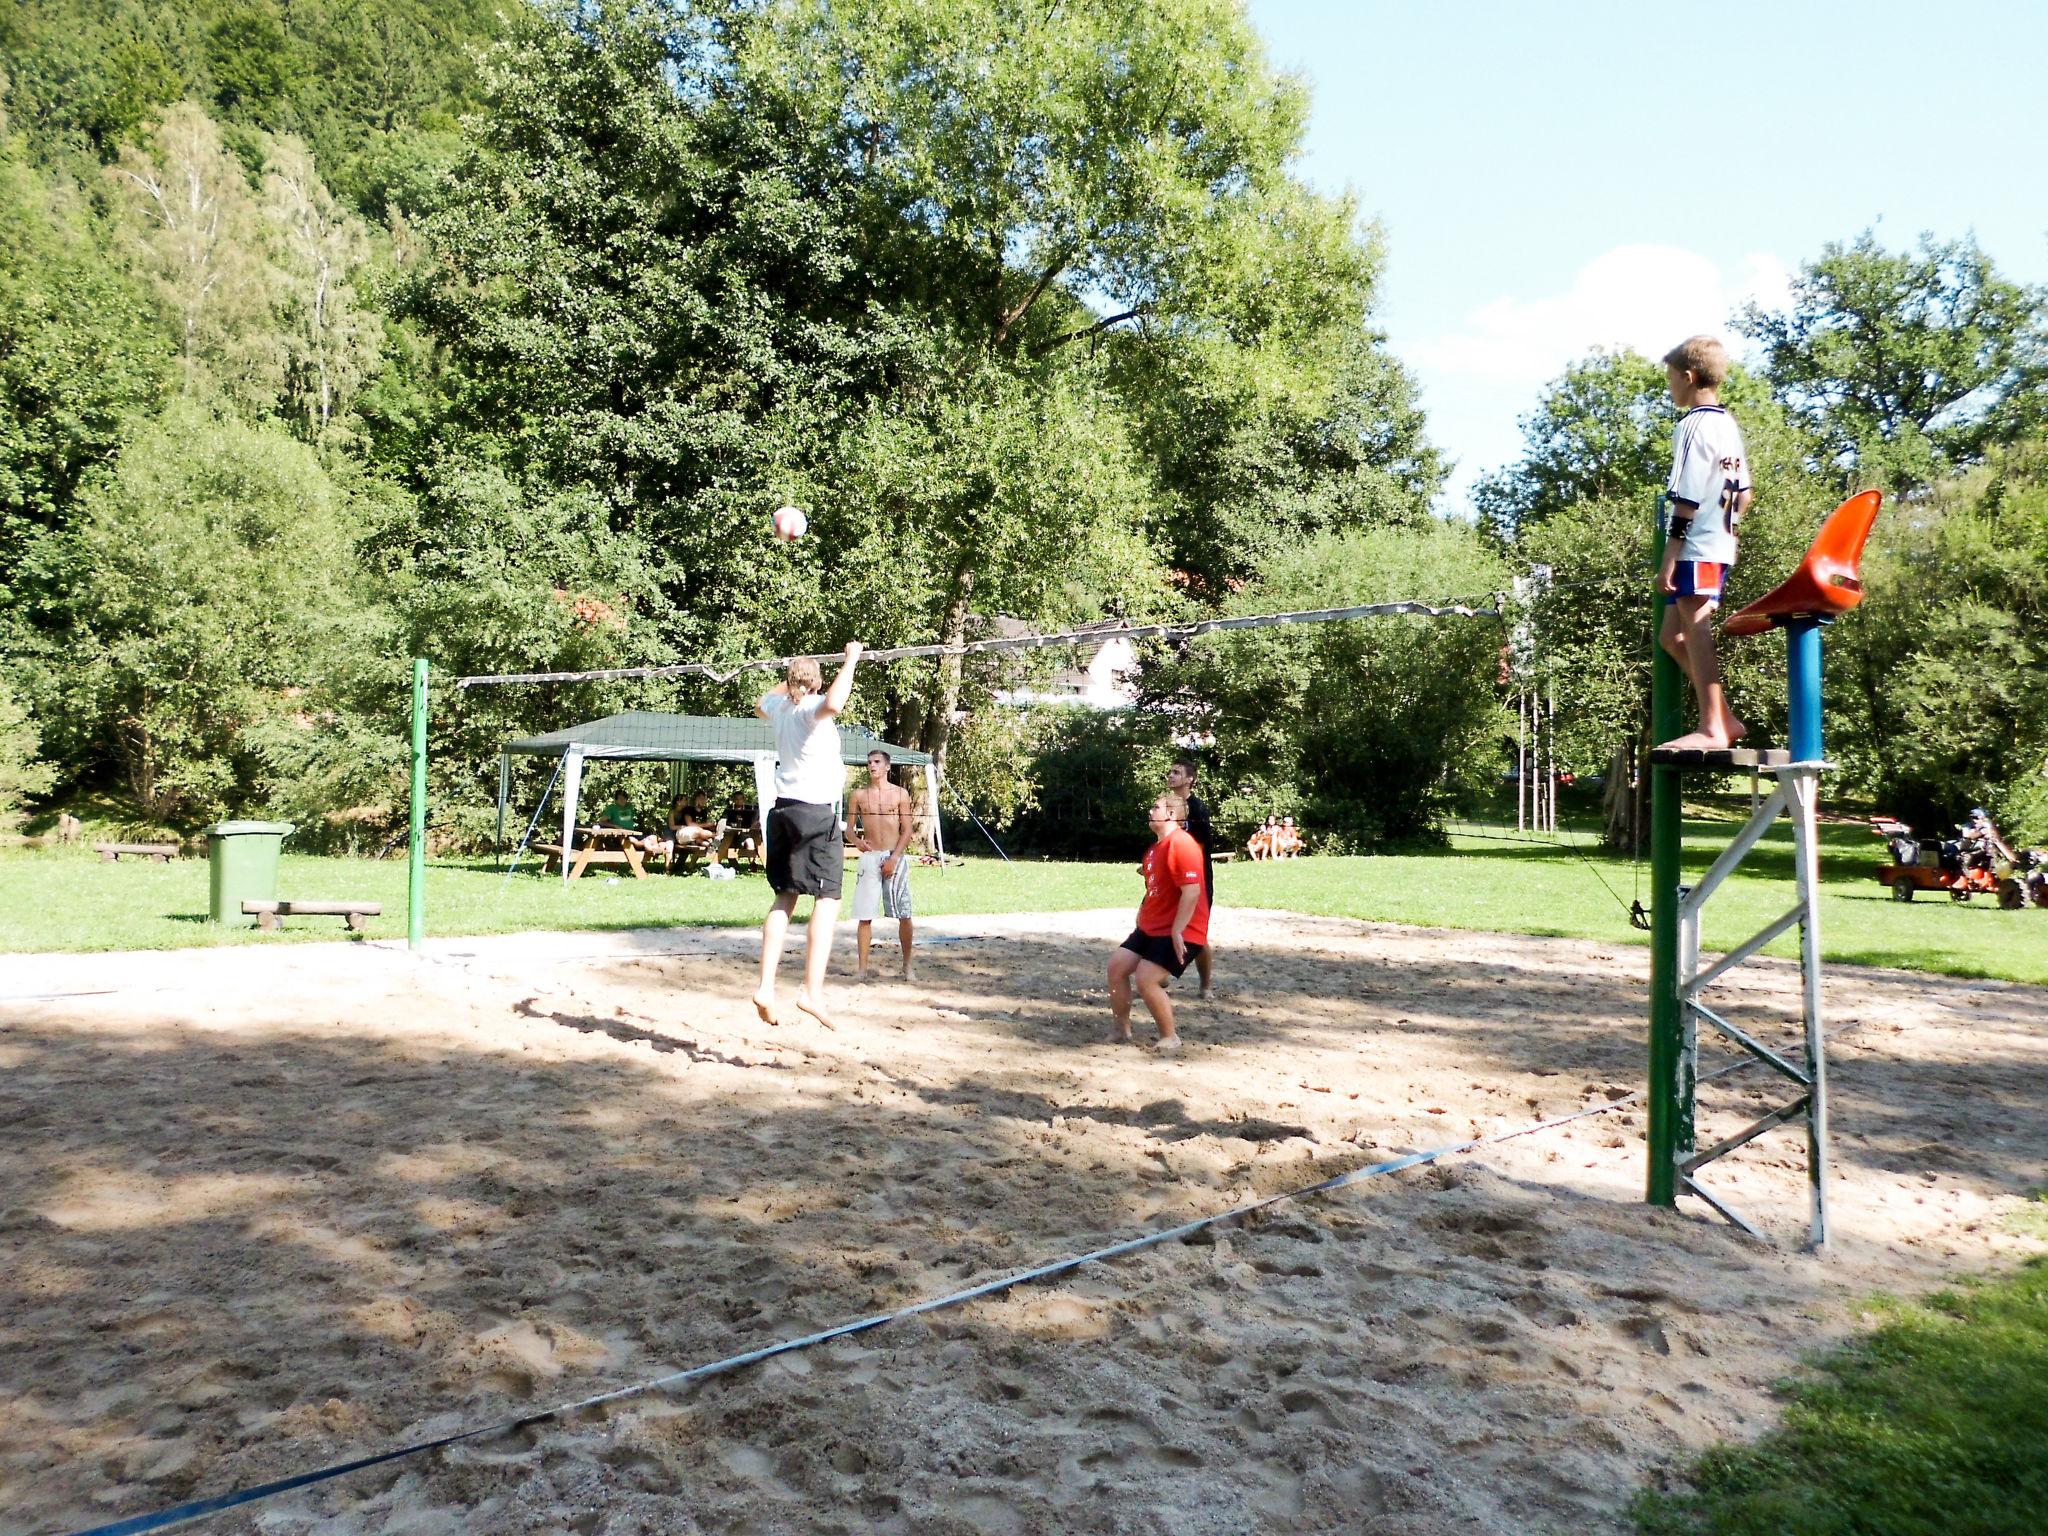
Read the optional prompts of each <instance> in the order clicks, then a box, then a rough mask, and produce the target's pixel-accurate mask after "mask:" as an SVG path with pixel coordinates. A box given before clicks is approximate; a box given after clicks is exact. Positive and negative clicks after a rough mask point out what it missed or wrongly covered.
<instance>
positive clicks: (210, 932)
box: [0, 816, 2048, 983]
mask: <svg viewBox="0 0 2048 1536" xmlns="http://www.w3.org/2000/svg"><path fill="white" fill-rule="evenodd" d="M1735 825H1736V823H1735V821H1734V820H1733V819H1712V818H1709V817H1705V816H1702V817H1697V818H1694V819H1691V820H1688V822H1687V823H1686V868H1687V870H1688V872H1689V873H1692V874H1695V875H1696V874H1698V873H1699V872H1701V871H1703V870H1704V869H1705V868H1706V866H1707V864H1708V863H1709V862H1710V861H1711V860H1712V858H1713V857H1714V855H1715V853H1716V852H1717V851H1718V850H1719V849H1720V848H1721V847H1722V846H1723V845H1724V844H1725V843H1726V842H1727V840H1728V838H1729V837H1730V836H1731V835H1732V833H1733V832H1734V830H1735ZM1822 837H1823V842H1824V855H1823V864H1822V877H1823V883H1824V887H1825V889H1824V892H1823V896H1822V912H1821V935H1822V939H1823V942H1824V946H1825V952H1826V955H1827V957H1828V958H1829V959H1831V960H1836V961H1851V962H1856V963H1860V964H1870V965H1892V966H1904V967H1908V968H1912V969H1919V970H1928V971H1942V972H1949V973H1952V974H1957V975H1965V976H1985V977H2000V978H2005V979H2008V980H2013V981H2024V982H2036V983H2043V982H2048V911H2042V910H2038V909H2035V910H2029V911H2023V912H2000V911H1999V910H1997V908H1996V906H1995V905H1994V904H1993V903H1992V902H1991V900H1990V899H1989V898H1986V897H1981V896H1980V897H1977V898H1975V899H1973V900H1972V901H1971V902H1969V903H1968V904H1966V905H1965V904H1958V903H1954V902H1951V901H1949V900H1948V899H1947V898H1945V897H1943V898H1939V899H1934V900H1929V899H1927V898H1925V897H1923V898H1922V899H1920V900H1919V901H1916V902H1913V903H1912V904H1910V905H1907V904H1904V903H1895V902H1893V901H1891V900H1890V899H1889V898H1888V896H1887V893H1886V892H1885V890H1884V888H1883V887H1882V886H1880V885H1878V883H1877V882H1876V880H1875V879H1874V878H1873V872H1874V871H1875V869H1876V868H1877V866H1878V865H1879V864H1880V863H1882V862H1883V860H1884V849H1883V845H1882V844H1881V843H1879V842H1878V840H1877V839H1876V838H1874V837H1872V836H1870V834H1869V833H1868V832H1867V831H1865V830H1864V829H1863V828H1862V827H1861V826H1860V825H1839V826H1826V827H1823V829H1822ZM1563 842H1565V843H1569V844H1571V845H1572V846H1559V845H1555V844H1546V843H1538V842H1524V841H1515V840H1512V839H1503V838H1501V837H1499V836H1496V835H1489V834H1488V833H1487V832H1486V831H1485V830H1484V829H1481V828H1463V829H1460V830H1458V831H1456V832H1455V833H1454V835H1453V836H1452V838H1451V844H1450V847H1449V848H1448V849H1444V850H1435V851H1429V852H1422V853H1410V854H1390V855H1385V856H1381V857H1377V858H1307V859H1298V860H1292V861H1289V862H1287V863H1282V864H1243V863H1234V864H1228V865H1224V866H1222V867H1220V868H1219V869H1218V871H1217V899H1218V901H1219V903H1220V904H1223V905H1226V906H1227V905H1236V906H1259V907H1277V908H1284V909H1287V910H1291V911H1297V912H1310V913H1322V914H1329V915H1333V916H1341V917H1362V918H1371V919H1376V920H1381V921H1387V922H1402V923H1419V924H1425V925H1430V926H1437V927H1446V928H1472V929H1490V930H1497V931H1503V932H1512V933H1533V934H1558V935H1564V936H1567V937H1572V938H1584V939H1591V940H1595V941H1597V942H1599V943H1602V944H1629V943H1636V944H1641V943H1647V942H1648V937H1649V936H1648V935H1647V934H1645V933H1642V932H1640V931H1639V930H1636V929H1633V928H1631V927H1630V926H1629V924H1628V918H1627V915H1626V907H1627V904H1628V902H1629V901H1631V900H1633V899H1634V898H1635V896H1636V895H1637V893H1638V890H1640V893H1641V894H1642V896H1643V897H1644V899H1645V901H1647V899H1648V895H1649V872H1648V868H1647V865H1645V866H1644V867H1643V868H1642V869H1641V870H1640V871H1638V870H1637V869H1636V868H1635V867H1634V866H1632V865H1631V863H1630V861H1629V860H1627V859H1617V858H1610V857H1606V856H1603V855H1601V854H1598V853H1596V852H1593V851H1592V844H1593V839H1592V836H1591V834H1590V831H1584V830H1581V831H1569V832H1567V833H1566V834H1564V837H1563ZM531 868H532V866H531V865H529V866H528V869H531ZM1603 882H1604V884H1603ZM279 894H280V895H283V896H285V897H288V898H289V897H292V896H297V897H300V898H302V899H331V900H334V899H339V900H368V901H381V902H382V903H383V904H384V916H383V917H382V918H379V919H373V920H372V922H371V925H370V932H371V935H372V936H373V937H378V938H400V937H403V936H404V933H405V863H404V861H403V860H402V859H391V860H384V861H375V860H362V859H324V858H307V857H298V856H294V855H290V854H287V855H286V857H285V859H284V863H283V869H282V873H281V875H280V879H279ZM1138 895H1139V891H1138V882H1137V876H1136V874H1135V873H1134V871H1133V870H1132V868H1131V867H1130V866H1129V865H1127V864H1122V863H1117V864H1080V863H1058V864H1055V863H1039V862H1029V863H1026V862H1019V863H1016V864H1005V863H1003V862H1001V861H1000V860H998V859H996V858H994V857H993V856H989V857H983V858H970V859H968V860H966V861H965V862H963V863H961V864H959V865H957V866H956V867H954V868H951V869H948V870H946V871H945V872H944V873H940V872H939V871H936V870H924V871H920V872H919V874H918V877H917V901H918V910H919V911H920V912H921V913H923V914H926V915H932V916H941V915H946V914H963V913H976V912H1012V911H1052V910H1069V909H1074V908H1082V907H1119V906H1129V907H1132V908H1134V909H1135V907H1136V905H1137V899H1138ZM206 900H207V870H206V864H205V861H204V860H203V859H185V860H180V861H178V862H177V863H174V864H169V865H156V864H149V863H134V862H128V861H124V862H122V863H120V864H101V863H99V862H98V861H97V859H96V858H95V857H94V856H93V855H92V853H91V852H90V851H85V852H82V853H80V852H74V851H71V850H62V851H56V850H52V851H45V852H22V853H12V854H8V855H6V856H4V857H0V951H23V950H95V949H172V948H183V947H187V946H191V945H205V944H223V943H226V944H236V943H278V942H289V941H291V940H293V939H333V938H336V937H339V936H340V933H341V927H340V923H339V920H338V919H334V918H317V919H299V920H297V921H296V922H293V923H291V925H290V927H289V929H288V931H287V932H286V933H285V934H284V935H283V936H282V938H281V939H280V938H279V937H276V936H272V935H266V934H258V933H256V932H254V931H253V930H232V929H230V930H222V929H217V928H215V927H213V926H212V925H210V924H209V923H207V922H206V921H205V916H206ZM766 902H767V888H766V885H765V883H764V882H763V881H762V879H761V878H760V877H759V876H751V877H750V876H742V877H741V878H740V879H738V880H735V881H730V882H724V883H717V884H714V883H713V882H711V881H708V880H704V879H702V878H690V879H685V878H677V879H673V880H671V879H666V878H663V877H660V876H655V877H651V878H649V879H647V880H641V881H635V880H632V879H619V880H618V881H617V882H616V883H611V882H610V881H608V880H607V878H605V877H604V876H602V875H599V874H592V875H588V876H585V877H584V878H583V879H582V880H579V881H577V882H575V883H573V884H571V885H568V886H566V887H565V886H564V885H563V884H562V882H561V881H560V880H559V879H546V878H542V877H540V876H539V875H538V874H535V873H529V872H527V870H522V871H521V872H520V873H517V874H515V875H513V876H512V877H511V878H510V879H509V880H507V879H506V878H505V877H504V876H503V875H502V874H501V873H500V872H499V870H498V868H497V867H496V866H495V865H493V864H492V863H490V862H489V861H482V860H466V859H447V860H436V861H434V862H433V863H432V864H431V865H430V867H429V869H428V873H427V912H428V932H429V933H432V934H440V935H451V934H480V933H515V932H522V931H527V930H534V929H613V928H643V927H650V926H663V925H678V926H683V925H697V924H732V923H749V924H750V923H755V922H758V921H759V920H760V916H761V912H762V910H763V909H764V907H765V905H766ZM1791 903H1792V883H1791V829H1790V827H1789V825H1784V824H1781V826H1780V827H1779V828H1778V829H1777V831H1776V832H1774V833H1773V835H1772V836H1771V837H1769V838H1767V839H1766V840H1765V842H1764V843H1763V844H1762V845H1761V847H1760V848H1759V849H1758V850H1757V852H1755V853H1752V854H1751V856H1750V858H1749V860H1748V861H1747V862H1746V863H1745V864H1744V866H1743V869H1742V871H1741V872H1740V873H1738V874H1737V875H1736V876H1735V877H1734V878H1733V879H1731V880H1730V881H1729V882H1728V884H1727V885H1726V886H1724V887H1723V888H1722V893H1721V894H1719V895H1717V896H1716V898H1715V904H1714V906H1713V907H1711V908H1710V909H1709V913H1708V929H1707V942H1708V946H1709V947H1710V948H1719V947H1725V946H1727V945H1730V944H1733V943H1736V942H1739V941H1740V940H1742V939H1744V938H1746V937H1748V935H1749V934H1750V933H1751V932H1753V931H1754V930H1755V929H1757V928H1761V927H1762V926H1763V925H1764V923H1766V922H1767V921H1769V920H1770V919H1771V918H1773V917H1776V916H1777V915H1778V914H1779V913H1781V912H1783V911H1784V910H1785V909H1786V908H1787V907H1788V906H1790V905H1791ZM1796 943H1797V939H1796V936H1794V935H1787V936H1785V937H1783V938H1781V939H1779V940H1778V941H1777V943H1775V944H1774V945H1773V946H1772V948H1771V951H1770V952H1771V953H1774V954H1782V955H1790V954H1793V953H1794V952H1795V947H1796Z"/></svg>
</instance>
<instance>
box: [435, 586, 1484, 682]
mask: <svg viewBox="0 0 2048 1536" xmlns="http://www.w3.org/2000/svg"><path fill="white" fill-rule="evenodd" d="M1400 613H1412V614H1419V615H1421V616H1422V617H1424V618H1431V619H1497V618H1499V617H1500V616H1501V602H1500V599H1499V598H1495V599H1494V601H1493V604H1492V606H1490V607H1486V608H1475V607H1471V606H1469V605H1467V604H1464V603H1422V602H1394V603H1358V604H1354V605H1352V606H1350V607H1346V608H1306V609H1301V610H1299V611H1296V612H1292V613H1254V614H1239V615H1234V616H1231V617H1226V618H1214V619H1195V620H1191V621H1189V622H1187V623H1183V624H1119V625H1116V626H1114V627H1105V626H1103V625H1101V624H1094V625H1090V626H1088V627H1087V628H1085V629H1063V630H1058V631H1056V632H1054V633H1052V634H1049V635H1001V636H996V637H994V638H991V639H987V640H964V641H962V642H960V643H959V644H958V645H946V644H943V643H940V644H936V645H898V646H889V647H886V648H883V649H877V650H868V651H863V652H861V660H863V661H908V660H910V659H912V658H914V657H925V656H969V655H978V654H980V653H982V652H987V651H1029V650H1038V649H1042V648H1044V647H1046V646H1060V645H1100V644H1102V643H1103V642H1104V641H1106V640H1182V639H1193V638H1194V637H1196V636H1197V635H1208V634H1216V633H1218V632H1220V631H1224V630H1232V629H1265V628H1268V627H1271V626H1274V625H1282V624H1330V623H1336V622H1338V621H1340V620H1344V619H1375V618H1380V617H1382V616H1384V615H1388V614H1400ZM840 654H841V653H840V652H838V651H824V652H819V653H817V654H813V655H807V656H764V657H761V658H760V659H758V660H755V661H742V662H738V663H736V664H734V665H732V666H722V665H720V664H718V663H715V662H707V661H685V662H676V663H674V664H672V665H668V666H658V667H603V668H600V669H598V670H596V671H591V672H497V673H490V674H486V675H482V676H478V677H462V678H457V679H456V681H455V686H456V687H457V688H482V687H487V686H490V685H493V684H497V683H615V682H629V681H647V680H651V679H654V678H663V677H708V678H710V679H711V680H712V681H713V682H719V683H729V682H731V681H733V680H734V679H735V678H737V677H739V676H740V675H741V674H742V673H746V672H779V671H782V670H785V669H786V668H787V667H788V666H789V664H790V663H791V662H793V661H815V662H818V663H820V664H821V665H822V664H824V663H827V662H832V661H837V660H838V659H839V656H840Z"/></svg>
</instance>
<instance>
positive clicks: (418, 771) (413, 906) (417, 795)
mask: <svg viewBox="0 0 2048 1536" xmlns="http://www.w3.org/2000/svg"><path fill="white" fill-rule="evenodd" d="M409 843H410V853H409V855H408V859H407V863H408V866H409V867H408V868H407V870H406V877H405V942H406V947H407V948H409V949H418V948H419V947H420V946H421V945H422V944H424V943H425V942H426V938H427V659H426V657H424V656H416V657H414V658H413V663H412V836H411V838H410V839H409Z"/></svg>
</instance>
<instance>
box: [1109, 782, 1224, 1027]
mask: <svg viewBox="0 0 2048 1536" xmlns="http://www.w3.org/2000/svg"><path fill="white" fill-rule="evenodd" d="M1151 819H1152V835H1153V837H1154V839H1155V841H1154V842H1153V844H1152V846H1151V847H1150V848H1148V849H1146V850H1145V864H1144V871H1145V900H1144V904H1143V905H1141V906H1140V907H1139V908H1138V926H1137V927H1135V928H1133V929H1132V930H1131V936H1130V937H1129V938H1128V939H1125V940H1124V941H1123V943H1122V944H1121V945H1120V946H1119V947H1118V948H1117V951H1116V953H1114V954H1113V955H1111V956H1110V957H1109V1007H1110V1012H1111V1014H1112V1015H1113V1016H1114V1017H1115V1020H1116V1025H1115V1028H1113V1029H1112V1030H1111V1031H1110V1036H1109V1038H1110V1039H1111V1040H1113V1041H1116V1042H1118V1043H1119V1044H1121V1043H1125V1042H1128V1041H1129V1040H1130V1038H1131V983H1132V981H1133V980H1135V981H1136V982H1137V986H1138V995H1139V996H1140V997H1142V998H1144V999H1145V1006H1146V1007H1147V1008H1149V1009H1151V1010H1152V1018H1153V1020H1154V1022H1156V1023H1157V1024H1158V1025H1159V1044H1158V1049H1159V1050H1160V1051H1161V1052H1162V1053H1167V1052H1172V1051H1177V1050H1179V1049H1180V1036H1179V1035H1178V1034H1176V1033H1175V1032H1174V1028H1173V1002H1172V1000H1171V999H1170V998H1168V997H1167V995H1166V983H1167V980H1168V979H1169V978H1170V977H1174V976H1178V975H1180V974H1181V972H1183V971H1185V970H1186V969H1187V968H1188V962H1189V961H1190V960H1192V959H1194V958H1195V957H1196V956H1197V955H1199V954H1200V953H1201V952H1202V946H1203V945H1205V944H1207V943H1208V941H1209V891H1208V886H1207V882H1206V881H1205V880H1204V879H1203V877H1202V845H1201V844H1200V843H1198V842H1196V841H1195V840H1194V839H1193V838H1192V837H1190V836H1189V835H1188V833H1187V827H1186V824H1187V819H1188V803H1187V801H1186V800H1185V799H1183V798H1182V797H1181V796H1179V795H1176V794H1174V793H1173V792H1172V791H1171V790H1169V791H1168V792H1167V793H1165V794H1163V795H1161V796H1160V797H1159V798H1158V799H1157V800H1155V801H1153V802H1152V818H1151Z"/></svg>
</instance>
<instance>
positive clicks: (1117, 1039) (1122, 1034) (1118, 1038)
mask: <svg viewBox="0 0 2048 1536" xmlns="http://www.w3.org/2000/svg"><path fill="white" fill-rule="evenodd" d="M1102 1039H1103V1042H1104V1043H1105V1044H1107V1045H1129V1044H1130V1043H1131V1032H1130V1031H1129V1030H1128V1029H1112V1030H1111V1031H1110V1032H1109V1033H1108V1034H1106V1035H1104V1036H1103V1037H1102Z"/></svg>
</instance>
